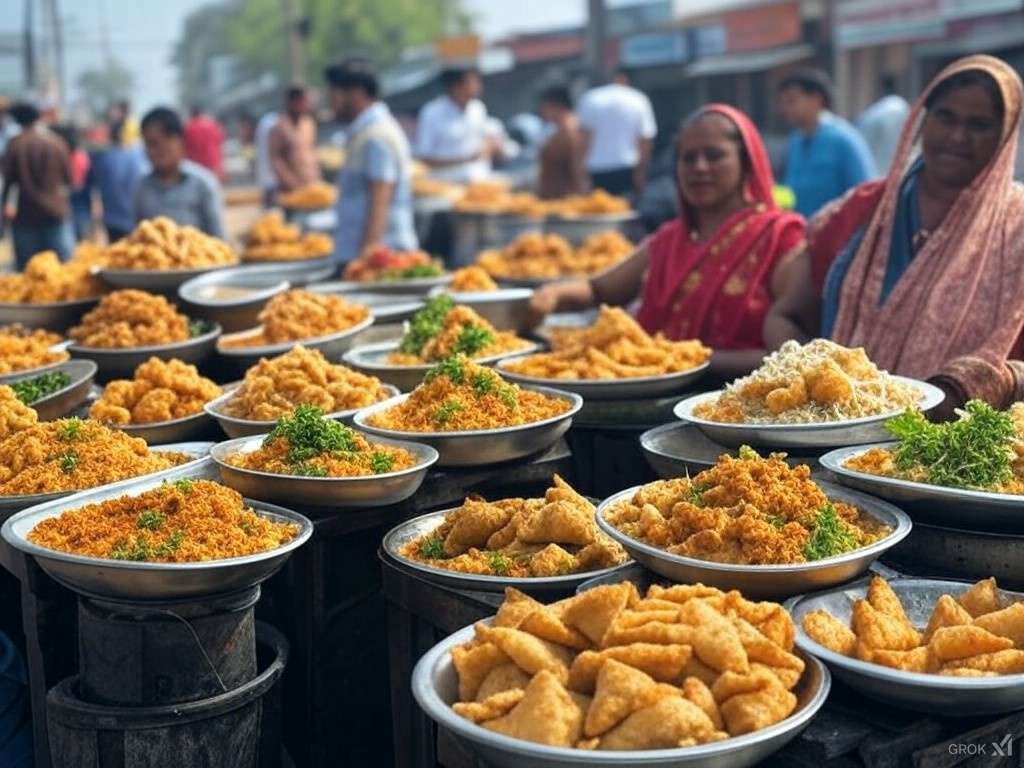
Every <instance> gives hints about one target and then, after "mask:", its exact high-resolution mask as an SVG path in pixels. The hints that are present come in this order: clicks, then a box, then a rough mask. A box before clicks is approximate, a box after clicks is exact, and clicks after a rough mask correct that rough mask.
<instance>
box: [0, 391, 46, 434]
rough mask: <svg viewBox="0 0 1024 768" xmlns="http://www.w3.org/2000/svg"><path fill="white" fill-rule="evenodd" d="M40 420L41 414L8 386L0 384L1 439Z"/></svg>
mask: <svg viewBox="0 0 1024 768" xmlns="http://www.w3.org/2000/svg"><path fill="white" fill-rule="evenodd" d="M37 421H39V414H37V413H36V412H35V410H33V409H32V408H29V407H28V406H27V405H25V403H23V402H22V401H21V399H20V398H19V397H18V395H17V393H16V392H15V391H14V390H13V389H11V388H10V387H8V386H2V385H0V441H2V440H5V439H7V438H8V437H10V436H11V435H13V434H14V433H15V432H20V431H21V430H23V429H28V428H29V427H31V426H32V425H33V424H35V423H36V422H37Z"/></svg>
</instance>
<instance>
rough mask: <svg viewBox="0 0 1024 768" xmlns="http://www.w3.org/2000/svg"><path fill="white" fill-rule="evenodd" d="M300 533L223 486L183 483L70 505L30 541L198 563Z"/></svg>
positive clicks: (119, 556)
mask: <svg viewBox="0 0 1024 768" xmlns="http://www.w3.org/2000/svg"><path fill="white" fill-rule="evenodd" d="M298 532H299V526H297V525H295V524H292V523H278V522H274V521H271V520H268V519H267V518H265V517H261V516H260V515H258V514H256V513H255V512H254V511H253V510H252V509H250V508H249V507H246V506H245V505H244V504H243V503H242V496H241V494H239V493H238V492H237V491H234V490H232V489H231V488H228V487H226V486H223V485H221V484H220V483H215V482H213V481H212V480H178V481H177V482H174V483H164V484H163V485H161V486H159V487H157V488H154V489H153V490H150V491H146V492H144V493H140V494H139V495H138V496H128V495H125V496H119V497H117V498H115V499H109V500H107V501H103V502H100V503H98V504H88V505H86V506H84V507H79V508H78V509H72V510H68V511H67V512H65V513H64V514H62V515H60V516H59V517H52V518H49V519H47V520H43V521H42V522H40V523H39V524H38V525H36V527H35V528H33V529H32V530H31V531H30V532H29V534H28V539H29V541H31V542H33V543H34V544H38V545H39V546H41V547H46V548H47V549H55V550H58V551H61V552H73V553H75V554H78V555H86V556H88V557H100V558H105V559H111V560H135V561H140V562H151V563H194V562H200V561H203V560H220V559H224V558H229V557H243V556H245V555H252V554H255V553H257V552H266V551H267V550H270V549H276V548H277V547H280V546H281V545H283V544H287V543H288V542H289V541H291V540H292V539H294V538H295V536H296V534H298Z"/></svg>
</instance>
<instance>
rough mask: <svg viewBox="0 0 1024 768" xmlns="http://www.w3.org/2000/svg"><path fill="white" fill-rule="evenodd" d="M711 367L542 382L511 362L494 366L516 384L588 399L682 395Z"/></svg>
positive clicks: (704, 365)
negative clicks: (513, 367)
mask: <svg viewBox="0 0 1024 768" xmlns="http://www.w3.org/2000/svg"><path fill="white" fill-rule="evenodd" d="M517 357H519V355H517ZM708 365H709V364H708V363H704V364H702V365H698V366H697V367H695V368H691V369H689V370H688V371H680V372H678V373H666V374H664V375H661V376H638V377H636V378H632V379H541V378H538V377H536V376H526V375H524V374H521V373H516V372H515V371H512V370H510V369H509V368H508V361H501V362H499V363H498V364H497V365H496V366H495V367H496V368H497V369H498V370H499V371H501V375H502V376H504V377H505V378H506V379H508V380H509V381H514V382H516V383H517V384H535V385H539V386H557V387H558V388H559V389H564V390H565V391H566V392H575V393H576V394H578V395H582V396H583V397H584V398H585V399H587V400H634V399H641V398H655V397H666V396H668V395H675V394H679V393H680V392H682V391H684V390H685V389H687V388H688V387H689V386H691V385H692V384H693V383H694V382H695V381H697V380H698V379H700V378H701V377H702V376H703V375H704V372H705V371H707V368H708Z"/></svg>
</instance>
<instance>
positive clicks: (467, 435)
mask: <svg viewBox="0 0 1024 768" xmlns="http://www.w3.org/2000/svg"><path fill="white" fill-rule="evenodd" d="M524 389H530V390H532V391H534V392H539V393H540V394H542V395H546V396H547V397H554V398H558V399H560V400H568V401H569V403H570V404H571V407H570V408H569V410H568V411H566V412H565V413H561V414H559V415H558V416H552V417H551V418H550V419H544V420H543V421H536V422H533V423H532V424H521V425H519V426H515V427H501V428H500V429H480V430H473V431H463V432H402V431H397V430H394V431H393V430H389V429H381V428H380V427H374V426H372V425H370V424H369V423H368V421H369V419H370V418H372V417H373V416H374V415H375V414H377V413H380V412H381V411H386V410H388V409H389V408H393V407H395V406H396V405H398V404H400V403H402V402H404V401H405V400H406V398H408V397H409V395H399V396H398V397H392V398H391V399H390V400H385V401H383V402H381V403H377V404H376V405H371V406H368V407H366V408H363V409H362V410H361V411H359V412H358V413H357V414H356V415H355V418H354V419H353V423H354V424H355V425H356V426H357V427H358V428H359V429H361V430H363V431H364V432H369V433H370V434H372V435H380V436H381V437H391V438H396V439H399V440H413V441H416V442H420V443H426V444H427V445H429V446H431V447H432V448H434V449H436V450H437V452H438V453H439V454H440V458H439V459H438V462H437V465H438V466H439V467H479V466H483V465H486V464H498V463H500V462H503V461H512V460H514V459H520V458H522V457H524V456H530V455H532V454H535V453H539V452H540V451H542V450H544V449H545V448H547V447H548V446H550V445H551V444H552V443H554V442H555V441H556V440H558V438H560V437H561V436H562V435H564V434H565V433H566V432H568V431H569V427H570V426H572V417H573V415H574V414H575V413H576V412H577V411H579V409H580V407H581V406H582V405H583V398H581V397H580V396H579V395H576V394H573V393H572V392H562V391H560V390H557V389H549V388H547V387H524Z"/></svg>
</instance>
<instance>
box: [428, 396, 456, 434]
mask: <svg viewBox="0 0 1024 768" xmlns="http://www.w3.org/2000/svg"><path fill="white" fill-rule="evenodd" d="M461 410H462V403H460V402H459V401H458V400H446V401H445V402H444V403H443V404H441V405H440V406H438V408H437V410H435V411H434V416H433V418H434V423H435V424H437V426H439V427H443V426H444V425H445V424H447V423H448V422H449V421H451V420H452V416H454V415H455V414H456V413H458V412H459V411H461Z"/></svg>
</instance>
